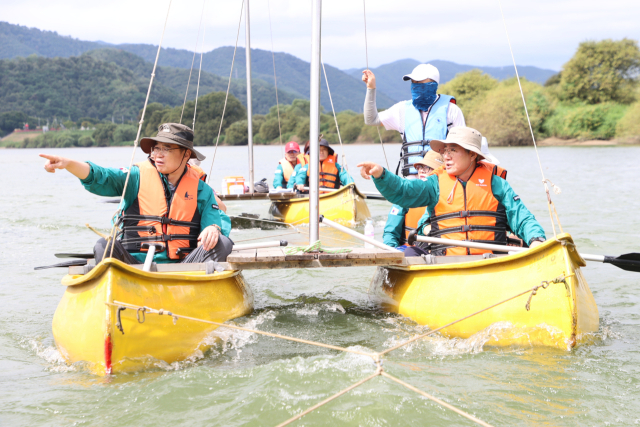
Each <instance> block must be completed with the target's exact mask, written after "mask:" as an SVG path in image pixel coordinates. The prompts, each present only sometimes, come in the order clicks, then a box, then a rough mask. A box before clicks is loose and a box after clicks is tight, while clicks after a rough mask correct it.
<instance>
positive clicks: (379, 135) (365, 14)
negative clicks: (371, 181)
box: [362, 0, 391, 171]
mask: <svg viewBox="0 0 640 427" xmlns="http://www.w3.org/2000/svg"><path fill="white" fill-rule="evenodd" d="M366 3H367V2H366V0H362V11H363V17H364V53H365V57H366V60H367V71H370V70H369V42H368V41H367V4H366ZM376 130H377V131H378V138H380V145H381V146H382V153H383V154H384V161H385V162H387V170H389V171H391V167H390V166H389V159H387V151H386V150H385V149H384V142H382V135H381V134H380V126H376Z"/></svg>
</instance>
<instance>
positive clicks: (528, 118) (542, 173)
mask: <svg viewBox="0 0 640 427" xmlns="http://www.w3.org/2000/svg"><path fill="white" fill-rule="evenodd" d="M498 5H499V6H500V15H502V24H503V25H504V32H505V34H506V35H507V43H508V44H509V52H510V53H511V60H512V61H513V68H514V69H515V71H516V80H517V81H518V87H519V88H520V96H521V97H522V104H523V105H524V112H525V114H526V115H527V122H528V123H529V131H530V132H531V139H532V140H533V147H534V148H535V151H536V157H537V158H538V166H540V174H541V175H542V183H543V185H544V190H545V192H546V193H547V205H548V208H549V217H550V218H551V226H552V227H553V235H554V236H556V225H555V222H554V221H553V214H552V213H551V205H552V204H553V202H552V201H551V194H550V193H549V186H548V185H547V180H546V178H545V177H544V170H543V168H542V161H541V160H540V154H539V153H538V144H536V137H535V135H534V133H533V126H531V118H530V117H529V110H528V109H527V101H526V100H525V99H524V91H523V90H522V83H520V74H519V73H518V66H517V65H516V58H515V56H514V55H513V49H512V48H511V39H510V38H509V30H508V29H507V21H506V20H505V18H504V11H503V10H502V1H501V0H498ZM554 209H555V207H554Z"/></svg>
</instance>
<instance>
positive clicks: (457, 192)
mask: <svg viewBox="0 0 640 427" xmlns="http://www.w3.org/2000/svg"><path fill="white" fill-rule="evenodd" d="M431 147H432V148H433V150H435V151H438V152H440V154H442V157H443V159H444V168H441V169H437V170H436V171H435V173H434V174H433V175H431V176H429V177H428V178H427V179H426V180H425V181H420V180H407V179H403V178H400V177H398V176H396V175H394V174H392V173H389V172H388V171H386V170H385V169H384V168H382V166H380V165H378V164H375V163H372V162H364V163H360V164H359V165H358V167H360V168H361V170H360V174H361V175H362V177H363V178H365V179H371V176H373V178H374V183H375V185H376V187H377V188H378V190H379V191H380V193H381V194H382V195H383V196H384V197H385V198H386V199H387V200H389V201H390V202H391V203H395V204H398V205H400V206H404V207H407V208H414V207H419V206H427V211H428V213H429V223H430V224H431V230H430V231H429V236H432V237H439V238H444V239H452V240H466V241H479V242H486V243H494V244H506V243H507V230H508V229H511V230H513V232H514V233H515V234H516V235H517V236H518V237H519V238H521V239H522V240H523V241H524V242H526V243H527V244H528V245H529V246H530V247H533V246H536V245H539V244H540V242H543V241H544V240H545V234H544V230H543V229H542V226H541V225H540V224H539V223H538V221H536V219H535V217H534V216H533V214H531V212H529V210H528V209H527V208H526V206H525V205H524V203H523V202H522V200H520V196H518V195H517V194H516V193H515V192H514V191H513V189H512V188H511V186H510V185H509V183H507V181H506V180H504V179H502V178H500V177H499V176H496V175H494V174H493V173H492V170H491V168H490V167H487V166H486V164H485V163H482V162H479V160H482V159H483V158H484V155H483V154H482V150H481V147H482V135H481V134H480V132H478V131H477V130H475V129H472V128H468V127H454V128H451V130H450V131H449V134H448V135H447V138H446V139H445V140H444V141H443V140H433V141H431ZM431 253H432V254H435V255H476V254H483V253H490V251H487V250H483V249H467V248H461V247H455V246H444V245H431Z"/></svg>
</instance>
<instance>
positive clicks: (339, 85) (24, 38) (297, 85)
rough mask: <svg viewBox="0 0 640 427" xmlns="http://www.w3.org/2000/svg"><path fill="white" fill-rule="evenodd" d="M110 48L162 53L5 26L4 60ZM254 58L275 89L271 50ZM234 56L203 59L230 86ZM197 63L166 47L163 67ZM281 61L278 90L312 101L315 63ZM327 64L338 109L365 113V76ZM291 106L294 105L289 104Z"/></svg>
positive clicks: (257, 72)
mask: <svg viewBox="0 0 640 427" xmlns="http://www.w3.org/2000/svg"><path fill="white" fill-rule="evenodd" d="M106 46H108V47H113V48H117V49H120V50H123V51H126V52H130V53H133V54H135V55H137V56H139V57H141V58H142V59H143V60H144V61H147V62H150V63H153V61H155V57H156V53H157V46H153V45H148V44H121V45H107V44H105V43H101V42H88V41H81V40H77V39H73V38H71V37H65V36H61V35H59V34H58V33H56V32H52V31H41V30H38V29H35V28H27V27H23V26H19V25H13V24H9V23H7V22H0V59H2V58H7V59H10V58H15V57H20V56H28V55H32V54H36V55H41V56H45V57H48V58H53V57H70V56H76V55H80V54H82V53H85V52H88V51H91V50H95V49H102V48H104V47H106ZM251 55H252V57H251V63H252V64H251V65H252V77H253V78H254V79H259V80H263V81H264V82H267V83H269V84H270V85H273V83H274V78H273V60H272V55H271V52H270V51H266V50H261V49H251ZM232 57H233V47H221V48H218V49H215V50H213V51H211V52H207V53H205V54H204V55H203V64H202V70H203V71H207V72H209V73H213V74H216V75H218V76H221V77H222V78H223V79H224V81H225V82H226V81H227V80H228V76H229V71H230V68H231V59H232ZM192 59H193V52H190V51H188V50H185V49H172V48H163V49H162V51H161V53H160V59H159V63H158V65H160V66H163V67H173V68H181V69H187V70H188V69H190V68H191V61H192ZM275 61H276V71H277V78H278V91H280V90H283V91H284V92H290V93H292V94H293V95H295V96H296V97H298V98H304V99H308V98H309V91H310V80H309V70H310V64H309V63H308V62H306V61H303V60H301V59H299V58H296V57H295V56H293V55H289V54H287V53H282V52H278V53H275ZM196 64H197V62H196ZM245 64H246V62H245V51H244V48H243V47H239V48H238V51H237V53H236V61H235V64H234V68H235V70H236V71H237V72H236V71H234V74H233V76H234V77H236V76H237V77H238V78H239V79H244V78H245V70H246V66H245ZM325 66H326V69H327V75H328V79H329V84H330V85H331V95H332V97H333V102H334V106H335V108H336V110H337V111H342V110H348V109H349V110H353V111H358V112H359V111H362V107H363V103H364V92H365V89H364V85H363V84H362V82H360V78H359V77H358V78H357V79H354V78H353V77H352V76H350V75H348V74H346V73H344V72H343V71H341V70H339V69H337V68H335V67H332V66H330V65H326V64H325ZM149 74H150V73H149ZM149 74H147V75H146V78H148V77H149ZM187 76H188V73H187ZM238 84H239V82H238ZM252 86H253V85H252ZM245 87H246V86H245ZM184 88H186V79H185V83H184V87H183V88H182V89H181V91H183V90H184ZM259 89H260V90H261V91H263V92H264V91H266V89H264V88H262V87H260V88H259ZM225 90H226V86H225ZM321 90H322V94H321V103H322V106H323V107H324V108H325V110H326V111H330V110H331V104H330V101H329V96H328V93H327V90H326V84H325V82H324V77H323V82H322V84H321ZM278 93H280V92H278ZM237 95H238V97H239V99H240V96H239V95H240V94H239V93H237ZM273 95H274V97H273V100H272V101H271V103H272V104H271V105H273V104H275V91H274V92H273ZM254 102H255V100H254ZM286 102H290V101H289V100H287V101H286ZM394 102H395V101H394V100H393V99H392V98H390V97H388V96H386V95H384V94H383V93H381V94H379V96H378V106H379V107H381V108H386V107H389V106H391V105H392V104H393V103H394ZM254 110H255V111H256V112H257V111H258V109H257V108H254Z"/></svg>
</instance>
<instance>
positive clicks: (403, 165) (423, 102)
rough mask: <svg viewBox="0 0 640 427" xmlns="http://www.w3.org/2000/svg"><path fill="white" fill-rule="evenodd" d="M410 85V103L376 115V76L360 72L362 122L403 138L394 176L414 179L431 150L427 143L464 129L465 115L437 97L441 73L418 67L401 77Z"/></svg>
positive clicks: (444, 97)
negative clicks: (457, 128)
mask: <svg viewBox="0 0 640 427" xmlns="http://www.w3.org/2000/svg"><path fill="white" fill-rule="evenodd" d="M402 79H403V80H404V81H409V80H410V81H411V99H410V100H408V101H402V102H398V103H397V104H395V105H393V106H392V107H391V108H389V109H388V110H385V111H382V112H380V113H378V109H377V107H376V76H375V75H374V74H373V72H372V71H371V70H365V71H363V72H362V81H363V82H365V83H366V85H367V95H366V97H365V100H364V122H365V124H367V125H371V126H380V125H383V126H384V128H385V129H386V130H397V131H398V132H400V133H401V134H402V148H401V153H400V161H399V163H398V167H397V168H396V174H398V173H399V172H400V174H401V175H402V176H405V177H406V176H409V177H416V175H417V171H416V169H415V168H414V167H413V164H414V163H415V162H418V161H420V160H421V159H422V157H423V156H424V155H425V154H426V153H427V151H429V150H430V148H429V141H431V140H432V139H444V138H446V136H447V132H448V130H449V129H450V128H451V127H453V126H465V121H464V115H463V114H462V111H461V110H460V108H458V106H457V105H456V99H455V98H454V97H453V96H449V95H444V94H440V95H439V94H438V93H437V91H438V85H439V84H440V72H439V71H438V69H437V68H436V67H434V66H433V65H431V64H420V65H418V66H417V67H415V68H414V69H413V71H412V72H411V73H410V74H407V75H405V76H403V77H402Z"/></svg>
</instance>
